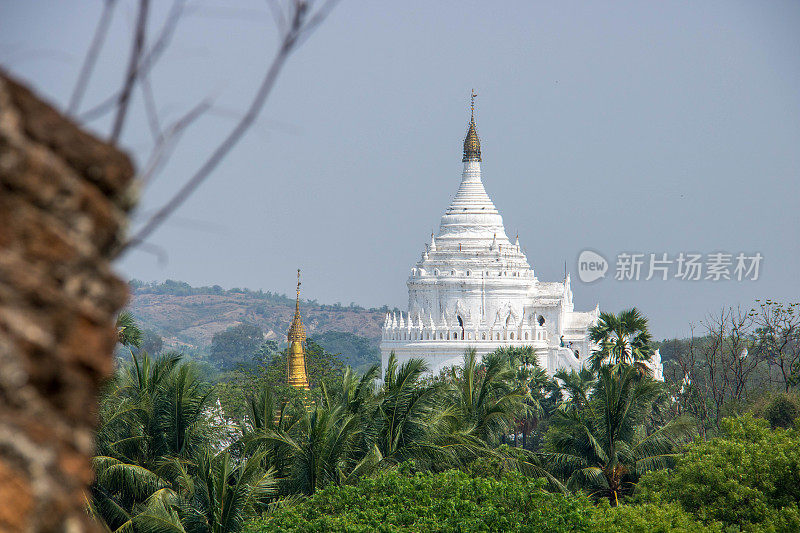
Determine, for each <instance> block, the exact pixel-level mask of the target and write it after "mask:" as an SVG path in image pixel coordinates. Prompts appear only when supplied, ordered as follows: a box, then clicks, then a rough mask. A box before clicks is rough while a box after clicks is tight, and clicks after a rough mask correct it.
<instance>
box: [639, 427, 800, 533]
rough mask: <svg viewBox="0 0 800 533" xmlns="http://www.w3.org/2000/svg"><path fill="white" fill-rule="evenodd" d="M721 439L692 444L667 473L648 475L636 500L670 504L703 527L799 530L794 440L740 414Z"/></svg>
mask: <svg viewBox="0 0 800 533" xmlns="http://www.w3.org/2000/svg"><path fill="white" fill-rule="evenodd" d="M722 425H723V427H722V429H723V436H721V437H719V438H715V439H712V440H709V441H707V442H696V443H694V444H693V445H691V446H690V447H689V449H688V450H687V452H686V453H685V454H684V455H683V456H682V457H681V458H679V459H678V461H677V464H676V465H675V468H674V469H672V470H670V471H665V470H662V471H658V472H653V473H650V474H648V475H646V476H644V477H643V478H642V480H641V481H640V483H639V487H638V493H637V500H638V501H644V502H652V503H662V502H664V503H666V502H674V503H677V504H679V505H680V506H681V507H682V508H683V509H684V510H685V511H687V512H689V513H692V514H694V515H695V516H696V517H697V518H698V519H699V520H701V521H703V522H704V523H706V524H710V523H713V522H714V521H719V522H722V523H723V525H725V526H726V527H733V528H741V530H743V531H787V532H788V531H800V510H799V509H800V507H798V506H799V505H800V435H799V434H798V431H797V430H783V429H776V430H771V429H769V428H768V427H767V423H766V421H765V420H760V419H756V418H753V417H752V416H750V415H745V416H743V417H740V418H735V419H725V420H723V423H722Z"/></svg>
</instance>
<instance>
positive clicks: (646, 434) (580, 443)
mask: <svg viewBox="0 0 800 533" xmlns="http://www.w3.org/2000/svg"><path fill="white" fill-rule="evenodd" d="M662 388H663V385H662V384H661V383H659V382H657V381H654V380H652V379H651V378H648V377H646V376H644V377H643V376H641V374H640V373H639V371H638V370H637V368H636V367H634V366H631V365H617V366H610V365H605V366H603V367H601V368H600V370H599V375H598V381H597V383H596V385H595V386H594V387H593V389H592V392H591V394H590V395H589V396H588V400H586V401H585V402H584V401H582V402H581V403H576V404H575V405H574V408H572V409H562V410H559V411H557V412H556V414H555V415H554V417H553V419H552V420H551V429H550V431H549V432H548V434H547V437H546V451H547V453H546V454H545V456H544V457H545V459H546V462H547V463H548V465H549V467H550V469H551V471H552V472H553V473H554V474H556V475H559V476H561V478H562V479H564V480H566V483H567V486H568V487H569V488H572V489H576V488H584V489H587V490H589V491H590V492H592V493H593V494H596V495H602V496H605V497H607V498H608V499H609V501H610V502H611V504H612V505H616V504H617V503H618V500H619V496H620V495H621V494H626V493H629V492H630V490H631V489H632V487H633V486H634V484H635V483H636V482H637V481H638V479H639V477H640V476H641V475H642V474H643V473H644V472H647V471H649V470H653V469H658V468H664V467H666V466H669V465H670V464H671V462H672V460H673V458H674V457H675V456H676V455H677V453H676V452H677V450H678V448H679V447H680V446H681V445H682V444H683V443H684V442H685V440H686V439H687V437H688V436H689V435H690V434H691V432H692V430H693V427H694V424H693V423H692V422H691V421H690V419H687V418H678V419H674V420H672V421H670V422H669V423H667V424H666V425H664V426H663V427H661V428H659V429H657V430H655V431H649V430H648V424H647V421H648V417H649V415H650V413H651V412H652V409H653V404H654V402H655V401H656V400H657V399H658V397H659V396H660V395H661V393H662Z"/></svg>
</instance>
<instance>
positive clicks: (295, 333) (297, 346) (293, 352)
mask: <svg viewBox="0 0 800 533" xmlns="http://www.w3.org/2000/svg"><path fill="white" fill-rule="evenodd" d="M288 339H289V349H288V352H287V358H286V362H287V365H286V366H287V382H288V383H289V385H291V386H292V387H295V388H297V389H304V390H308V389H309V381H308V373H307V372H306V355H305V352H304V351H303V343H304V342H305V340H306V330H305V328H304V327H303V321H302V320H301V319H300V269H299V268H298V269H297V301H296V302H295V306H294V318H292V323H291V325H290V326H289V335H288Z"/></svg>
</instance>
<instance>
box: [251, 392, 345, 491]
mask: <svg viewBox="0 0 800 533" xmlns="http://www.w3.org/2000/svg"><path fill="white" fill-rule="evenodd" d="M360 431H361V429H359V428H358V427H357V425H356V418H355V417H354V416H353V415H352V414H349V413H347V412H345V410H344V409H343V408H342V407H341V406H338V405H337V406H334V407H333V408H332V409H329V408H328V407H326V406H324V405H314V406H313V407H310V408H308V409H306V410H305V412H304V413H303V415H302V416H301V417H300V418H299V419H298V420H297V422H296V423H295V424H293V425H292V426H290V427H284V428H281V427H276V428H275V429H272V430H266V431H264V432H262V433H259V434H256V435H253V436H252V437H251V438H249V439H248V446H249V449H250V450H269V449H272V450H276V451H277V453H278V455H279V456H281V457H282V460H283V461H286V462H287V463H288V466H287V468H288V476H289V478H288V485H287V486H286V488H285V491H286V492H291V493H297V492H303V493H306V494H312V493H313V492H314V491H315V490H316V489H317V488H319V487H322V486H324V485H326V484H328V483H341V482H343V481H344V480H345V479H346V478H347V477H348V475H349V466H350V465H351V464H352V462H353V461H352V459H353V455H352V454H353V451H354V443H355V441H356V439H357V437H358V435H359V433H360ZM262 453H264V452H262Z"/></svg>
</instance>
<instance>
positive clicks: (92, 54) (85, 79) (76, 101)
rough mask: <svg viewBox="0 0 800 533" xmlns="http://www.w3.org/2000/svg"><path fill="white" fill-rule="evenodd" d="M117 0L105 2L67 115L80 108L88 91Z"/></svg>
mask: <svg viewBox="0 0 800 533" xmlns="http://www.w3.org/2000/svg"><path fill="white" fill-rule="evenodd" d="M116 3H117V0H105V3H104V4H103V12H102V13H101V14H100V20H99V21H98V23H97V27H96V28H95V30H94V37H92V43H91V44H90V45H89V51H88V52H86V57H85V58H84V59H83V65H81V72H80V74H79V75H78V81H77V83H76V84H75V89H73V91H72V96H71V97H70V99H69V105H68V106H67V115H72V114H74V113H75V112H76V111H77V110H78V106H80V105H81V100H82V99H83V93H84V92H85V91H86V86H87V85H88V84H89V78H91V77H92V71H93V70H94V66H95V63H97V56H98V55H100V50H101V49H102V48H103V43H104V42H105V40H106V35H107V34H108V28H109V26H110V25H111V15H112V14H113V12H114V6H115V5H116Z"/></svg>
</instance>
